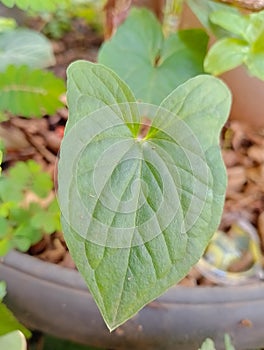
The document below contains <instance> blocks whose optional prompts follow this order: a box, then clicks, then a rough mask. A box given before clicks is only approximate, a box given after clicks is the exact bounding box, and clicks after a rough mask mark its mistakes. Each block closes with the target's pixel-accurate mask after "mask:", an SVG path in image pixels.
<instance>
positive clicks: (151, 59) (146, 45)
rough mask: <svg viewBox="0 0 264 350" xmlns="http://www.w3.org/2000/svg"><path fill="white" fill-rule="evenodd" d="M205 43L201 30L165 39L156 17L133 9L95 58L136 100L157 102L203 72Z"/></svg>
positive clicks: (144, 10) (145, 10)
mask: <svg viewBox="0 0 264 350" xmlns="http://www.w3.org/2000/svg"><path fill="white" fill-rule="evenodd" d="M207 43H208V36H207V34H206V33H205V32H204V31H202V30H200V29H193V30H184V31H179V32H177V33H174V34H171V35H170V36H169V37H168V38H164V35H163V33H162V26H161V24H160V23H159V21H158V20H157V19H156V18H155V16H154V15H153V14H152V13H151V12H150V11H148V10H147V9H136V8H134V9H132V10H131V12H130V14H129V16H128V18H127V20H126V21H125V23H123V24H122V25H121V26H120V27H119V28H118V29H117V32H116V34H115V35H114V36H113V37H112V38H111V40H109V41H108V42H105V43H104V45H103V46H102V47H101V49H100V52H99V57H98V61H99V63H102V64H104V65H106V66H108V67H110V68H111V69H113V70H114V71H115V72H116V73H117V74H118V75H119V76H120V77H121V78H122V79H124V80H125V81H126V83H127V84H128V85H129V86H130V88H131V89H132V91H133V92H134V94H135V96H136V98H137V99H139V100H142V101H144V102H149V103H155V104H159V103H160V102H161V101H162V100H163V99H164V98H165V97H166V96H167V95H168V94H169V93H170V92H171V91H172V90H173V89H175V88H176V87H177V86H178V85H180V84H182V83H183V82H185V81H186V80H187V79H189V78H191V77H194V76H196V75H198V74H201V73H203V72H204V70H203V61H204V58H205V54H206V51H207Z"/></svg>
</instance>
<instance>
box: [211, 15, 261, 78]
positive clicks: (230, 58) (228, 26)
mask: <svg viewBox="0 0 264 350" xmlns="http://www.w3.org/2000/svg"><path fill="white" fill-rule="evenodd" d="M210 21H211V22H212V23H214V24H216V25H218V26H220V27H222V28H224V29H225V30H226V31H228V32H229V36H228V37H224V38H222V39H220V40H218V41H217V42H216V43H215V44H214V45H213V46H212V48H211V49H210V50H209V52H208V54H207V56H206V59H205V62H204V65H205V70H206V71H207V72H209V73H211V74H214V75H218V74H221V73H223V72H225V71H228V70H230V69H232V68H235V67H237V66H239V65H241V64H244V65H246V67H247V68H248V70H249V72H250V73H251V75H254V76H256V77H258V78H260V79H262V80H264V11H261V12H259V13H251V14H241V13H240V12H239V11H237V13H233V12H229V11H227V10H225V11H216V12H213V13H212V14H211V15H210Z"/></svg>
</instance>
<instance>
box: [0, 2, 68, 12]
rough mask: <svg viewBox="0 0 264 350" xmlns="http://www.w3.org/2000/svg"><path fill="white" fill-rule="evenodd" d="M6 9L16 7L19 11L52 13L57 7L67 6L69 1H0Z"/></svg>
mask: <svg viewBox="0 0 264 350" xmlns="http://www.w3.org/2000/svg"><path fill="white" fill-rule="evenodd" d="M0 3H3V4H4V5H5V6H7V7H10V8H11V7H13V6H17V7H18V8H20V9H21V10H33V11H37V12H39V11H48V12H53V11H55V10H56V9H57V7H58V6H59V5H64V4H68V3H69V0H0Z"/></svg>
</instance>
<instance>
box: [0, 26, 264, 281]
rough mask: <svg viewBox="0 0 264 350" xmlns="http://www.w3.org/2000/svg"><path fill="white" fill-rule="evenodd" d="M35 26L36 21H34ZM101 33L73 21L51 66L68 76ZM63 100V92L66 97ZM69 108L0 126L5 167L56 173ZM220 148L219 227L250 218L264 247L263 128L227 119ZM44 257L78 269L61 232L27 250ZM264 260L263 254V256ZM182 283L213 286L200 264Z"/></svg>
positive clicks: (56, 44) (92, 55)
mask: <svg viewBox="0 0 264 350" xmlns="http://www.w3.org/2000/svg"><path fill="white" fill-rule="evenodd" d="M33 25H34V23H33ZM101 42H102V37H101V36H100V35H99V34H98V33H96V32H94V31H93V30H92V29H91V28H89V27H88V26H87V25H86V24H84V23H83V22H82V21H80V20H76V21H74V22H73V27H72V30H71V32H69V33H66V34H65V35H64V37H63V38H62V39H60V40H57V41H55V40H53V41H52V43H53V48H54V52H55V55H56V59H57V64H56V66H55V67H53V68H52V70H53V71H54V72H55V74H56V75H58V76H59V77H62V78H64V79H65V78H66V68H67V66H68V65H69V64H70V63H71V62H73V61H75V60H77V59H86V60H90V61H96V57H97V51H98V48H99V46H100V44H101ZM62 98H63V100H64V101H65V97H62ZM67 115H68V111H67V107H66V106H65V107H64V108H62V109H60V110H58V111H57V113H56V114H54V115H52V116H44V117H43V118H41V119H25V118H19V117H11V119H10V120H9V121H7V122H4V123H2V124H1V125H0V137H2V138H3V139H4V141H5V144H6V151H7V152H6V156H5V162H4V164H3V168H4V169H5V168H7V167H9V166H11V165H12V164H13V163H14V162H16V161H18V160H22V161H24V160H27V159H35V160H36V161H38V162H40V163H41V164H42V166H43V168H44V169H45V170H47V171H49V172H50V173H51V174H52V175H53V174H54V172H55V164H56V157H57V154H58V152H59V147H60V142H61V139H62V137H63V132H64V126H65V123H66V121H67ZM221 142H222V153H223V158H224V161H225V164H226V167H227V173H228V188H227V194H226V201H225V207H224V215H223V220H222V223H221V228H222V229H226V228H227V227H228V226H229V221H230V220H232V218H233V217H237V216H241V217H244V218H246V219H248V220H249V221H250V222H251V223H252V224H253V225H254V226H255V227H256V228H257V230H258V233H259V238H260V242H261V248H262V249H264V131H263V130H252V129H250V128H248V127H246V126H245V125H243V124H241V123H239V122H237V121H232V122H228V123H227V124H226V126H225V128H224V130H223V132H222V141H221ZM28 253H29V254H31V255H34V256H36V257H38V258H40V259H43V260H46V261H49V262H52V263H57V264H60V265H62V266H65V267H68V268H75V265H74V262H73V261H72V259H71V257H70V254H69V252H68V251H67V248H66V245H65V241H64V238H63V234H62V233H61V232H56V233H54V234H52V235H50V236H44V238H43V239H42V241H41V242H39V243H37V244H36V245H34V246H33V247H31V249H30V250H29V252H28ZM263 265H264V258H263ZM181 284H182V285H186V286H196V285H201V284H202V285H210V284H213V282H211V281H210V280H207V279H206V278H205V277H203V276H202V275H201V273H199V272H198V271H197V270H196V269H192V270H191V271H190V273H189V275H188V276H187V277H186V278H185V279H184V280H183V281H181Z"/></svg>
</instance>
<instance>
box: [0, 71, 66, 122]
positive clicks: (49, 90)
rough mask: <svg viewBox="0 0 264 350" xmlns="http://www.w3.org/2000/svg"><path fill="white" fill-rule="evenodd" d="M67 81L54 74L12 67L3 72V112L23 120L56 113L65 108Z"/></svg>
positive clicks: (0, 94)
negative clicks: (18, 116)
mask: <svg viewBox="0 0 264 350" xmlns="http://www.w3.org/2000/svg"><path fill="white" fill-rule="evenodd" d="M64 91H65V85H64V81H63V80H62V79H59V78H57V77H55V76H54V75H53V74H52V73H51V72H45V71H42V70H37V69H36V70H31V69H30V68H29V67H27V66H19V67H16V66H8V67H7V69H6V70H5V72H2V73H1V72H0V111H2V112H6V111H7V112H10V113H12V114H15V115H20V116H23V117H33V116H34V117H41V116H43V115H45V114H53V113H54V112H56V110H57V109H58V108H60V107H62V106H63V104H62V102H61V101H60V99H59V98H60V96H61V95H62V94H63V92H64Z"/></svg>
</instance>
